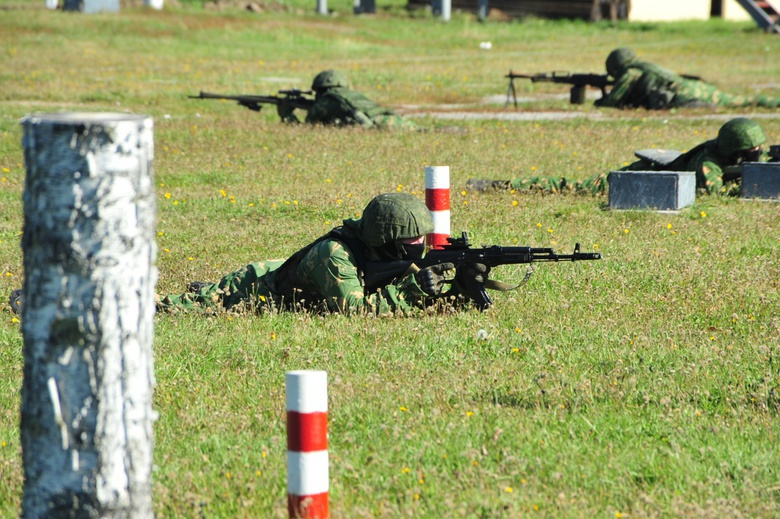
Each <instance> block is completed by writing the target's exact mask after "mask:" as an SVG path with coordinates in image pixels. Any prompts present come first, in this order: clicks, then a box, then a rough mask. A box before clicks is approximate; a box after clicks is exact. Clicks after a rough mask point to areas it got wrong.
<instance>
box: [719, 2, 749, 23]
mask: <svg viewBox="0 0 780 519" xmlns="http://www.w3.org/2000/svg"><path fill="white" fill-rule="evenodd" d="M722 16H723V19H724V20H732V21H742V20H750V15H749V14H748V12H747V11H745V8H744V7H742V6H741V5H739V3H738V2H737V0H724V2H723V15H722Z"/></svg>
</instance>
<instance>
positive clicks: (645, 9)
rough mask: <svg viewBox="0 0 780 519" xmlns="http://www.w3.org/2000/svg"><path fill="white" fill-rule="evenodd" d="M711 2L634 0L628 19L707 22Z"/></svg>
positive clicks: (699, 0)
mask: <svg viewBox="0 0 780 519" xmlns="http://www.w3.org/2000/svg"><path fill="white" fill-rule="evenodd" d="M711 7H712V6H711V0H632V1H631V12H630V13H629V15H628V19H629V20H630V21H632V22H660V21H671V20H707V19H709V17H710V9H711Z"/></svg>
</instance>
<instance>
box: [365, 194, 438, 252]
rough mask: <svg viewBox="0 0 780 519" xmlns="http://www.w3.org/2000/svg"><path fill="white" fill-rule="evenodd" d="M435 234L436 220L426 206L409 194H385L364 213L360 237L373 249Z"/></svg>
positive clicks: (376, 199)
mask: <svg viewBox="0 0 780 519" xmlns="http://www.w3.org/2000/svg"><path fill="white" fill-rule="evenodd" d="M432 231H433V217H432V216H431V212H430V211H429V210H428V208H427V207H426V206H425V203H423V202H422V201H420V200H419V199H417V198H415V197H414V196H412V195H410V194H408V193H384V194H381V195H378V196H376V197H374V199H373V200H371V201H370V202H369V203H368V205H367V206H366V208H365V209H364V210H363V216H362V217H361V218H360V225H359V228H358V234H359V236H360V239H361V240H362V241H363V243H365V244H366V245H368V246H369V247H374V248H379V247H382V246H384V245H388V244H393V243H395V242H398V241H399V240H406V239H409V238H417V237H419V236H424V235H426V234H428V233H430V232H432Z"/></svg>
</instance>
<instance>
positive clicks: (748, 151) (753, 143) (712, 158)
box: [467, 117, 767, 195]
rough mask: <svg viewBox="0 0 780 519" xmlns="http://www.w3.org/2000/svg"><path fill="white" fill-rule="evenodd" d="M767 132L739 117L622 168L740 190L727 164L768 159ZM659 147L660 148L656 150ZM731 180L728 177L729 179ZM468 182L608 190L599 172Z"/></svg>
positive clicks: (707, 188) (701, 186)
mask: <svg viewBox="0 0 780 519" xmlns="http://www.w3.org/2000/svg"><path fill="white" fill-rule="evenodd" d="M765 142H766V136H765V135H764V131H763V130H762V129H761V127H760V126H759V125H758V124H757V123H756V122H755V121H753V120H751V119H748V118H745V117H737V118H735V119H732V120H730V121H728V122H727V123H726V124H724V125H723V126H721V128H720V130H718V137H717V138H716V139H713V140H710V141H707V142H704V143H702V144H699V145H698V146H696V147H694V148H693V149H691V150H690V151H688V152H686V153H679V152H665V153H664V154H661V153H652V152H653V151H654V150H644V153H643V152H637V156H638V157H639V160H638V161H636V162H634V163H632V164H630V165H628V166H626V167H624V168H622V170H623V171H694V172H696V189H697V190H699V191H701V192H707V193H721V194H737V193H738V192H739V189H738V187H739V186H738V184H737V183H736V180H737V179H738V176H735V177H733V178H730V179H724V178H723V172H724V168H726V167H728V166H735V165H737V164H740V163H742V162H756V161H761V160H766V158H767V157H765V156H764V154H763V152H762V150H761V145H762V144H764V143H765ZM656 151H657V150H656ZM726 180H728V181H726ZM467 186H468V187H469V188H471V189H475V190H478V191H484V190H489V189H515V190H527V191H531V192H542V193H578V194H592V195H598V194H603V193H605V192H606V189H607V174H606V173H600V174H598V175H594V176H593V177H590V178H589V179H586V180H583V181H580V182H573V183H572V182H569V181H567V180H566V179H565V178H552V177H526V178H517V179H513V180H482V179H469V180H468V183H467Z"/></svg>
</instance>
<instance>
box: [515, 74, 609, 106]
mask: <svg viewBox="0 0 780 519" xmlns="http://www.w3.org/2000/svg"><path fill="white" fill-rule="evenodd" d="M504 77H506V78H509V87H508V88H507V91H506V103H505V104H504V108H506V107H508V106H509V96H510V95H511V96H512V99H513V100H514V103H515V108H517V92H516V91H515V79H530V80H531V82H532V83H536V82H545V83H565V84H567V85H571V91H570V93H569V102H570V103H571V104H573V105H581V104H583V103H585V90H586V89H587V87H588V86H593V87H597V88H600V89H601V95H603V96H605V95H607V87H608V86H612V85H613V84H614V83H615V82H614V81H613V80H612V79H611V78H610V77H609V76H608V75H606V74H571V73H570V72H560V71H555V72H550V73H549V74H548V73H546V72H545V73H541V74H533V75H532V74H515V73H514V72H512V71H511V70H510V71H509V74H507V75H506V76H504Z"/></svg>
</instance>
